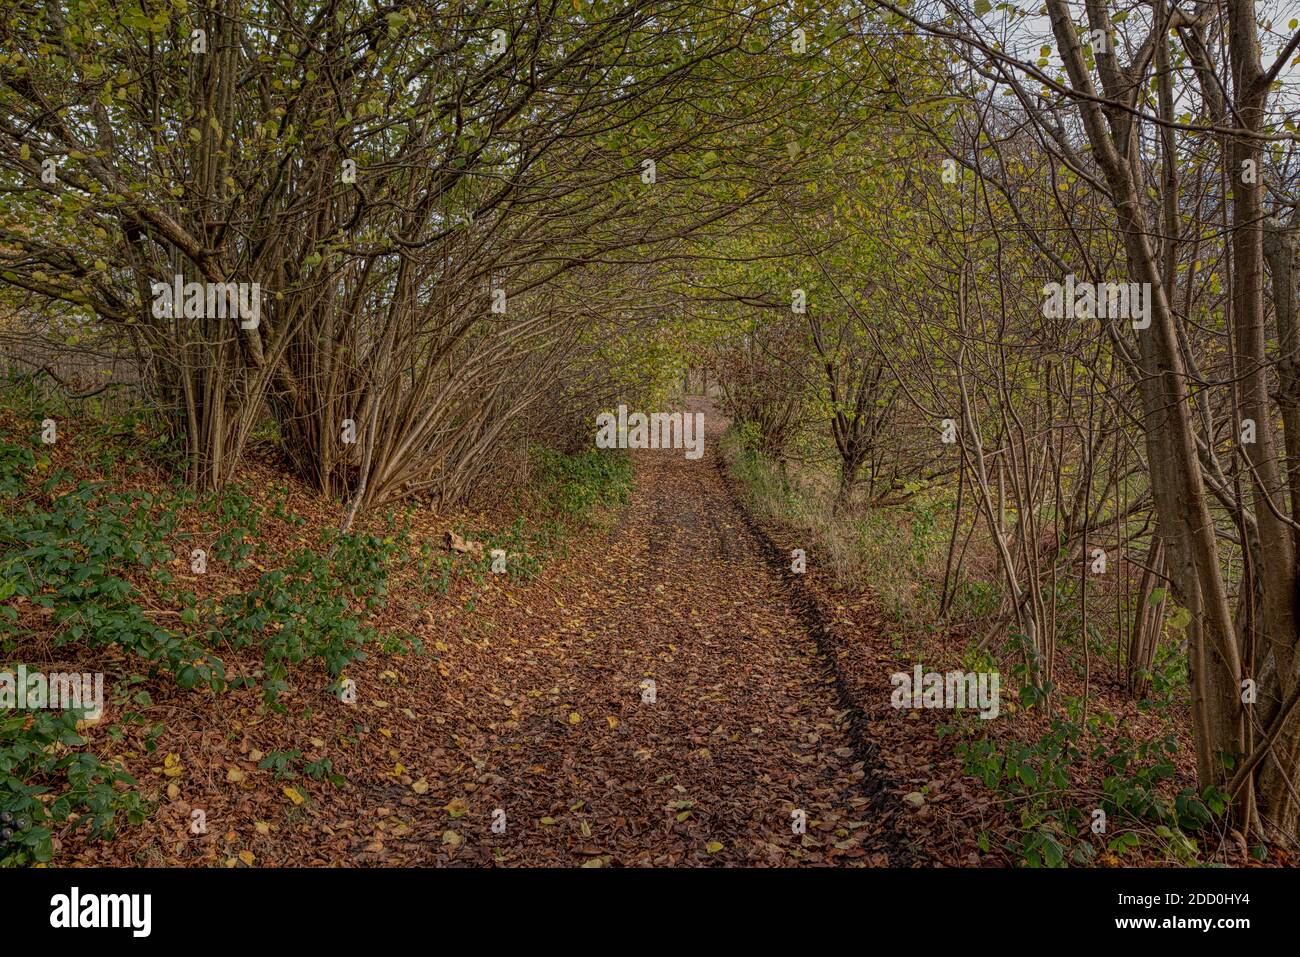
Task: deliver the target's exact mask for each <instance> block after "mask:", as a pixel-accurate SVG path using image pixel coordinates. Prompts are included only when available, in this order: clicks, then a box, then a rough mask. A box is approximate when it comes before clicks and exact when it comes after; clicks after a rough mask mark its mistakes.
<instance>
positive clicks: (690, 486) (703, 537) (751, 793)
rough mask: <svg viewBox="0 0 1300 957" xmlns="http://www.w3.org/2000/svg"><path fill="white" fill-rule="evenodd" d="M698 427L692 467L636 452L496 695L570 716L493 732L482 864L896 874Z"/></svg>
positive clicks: (768, 573) (863, 753)
mask: <svg viewBox="0 0 1300 957" xmlns="http://www.w3.org/2000/svg"><path fill="white" fill-rule="evenodd" d="M697 407H698V406H697ZM706 423H707V425H708V427H709V428H708V432H707V438H706V446H705V450H706V451H705V455H704V457H703V458H701V459H697V460H694V461H690V460H687V459H686V458H685V454H684V452H683V451H681V450H647V451H638V452H634V453H632V454H633V455H634V458H635V462H636V468H637V475H636V486H635V489H634V491H633V493H632V497H631V500H630V502H629V504H628V507H627V510H626V512H625V513H624V515H623V518H622V521H621V523H620V524H619V525H618V527H617V528H616V529H614V530H612V531H611V532H610V533H609V535H608V536H607V537H606V538H605V540H604V541H603V542H596V543H592V544H591V545H589V547H588V549H587V554H585V555H577V556H574V557H575V559H576V561H577V564H578V565H580V566H583V567H585V576H586V580H585V582H583V584H582V590H583V592H584V596H583V599H582V601H581V603H580V604H578V606H577V607H573V606H569V607H568V608H567V609H566V612H564V613H562V618H563V620H551V621H550V622H548V623H547V624H546V625H545V626H544V627H543V628H542V630H541V632H540V633H537V635H536V639H535V640H533V641H529V642H528V643H529V644H532V645H535V646H536V647H535V649H534V650H535V651H536V652H537V653H531V654H528V653H526V654H523V655H512V657H514V658H515V661H513V662H512V663H511V667H510V668H509V669H505V670H503V671H502V672H501V673H500V674H499V675H498V676H497V677H498V679H499V680H500V681H501V682H502V683H503V684H504V687H502V688H501V691H502V694H503V696H504V697H505V698H506V699H508V700H512V701H514V700H517V699H519V698H520V697H522V696H524V695H526V694H528V691H529V689H539V688H549V689H551V690H552V691H554V690H556V688H558V689H559V691H560V695H559V696H560V697H563V698H564V699H565V701H566V704H565V705H564V707H567V708H571V709H572V710H571V712H570V719H569V722H565V721H564V720H556V719H555V716H554V715H552V714H549V713H546V712H543V713H535V714H533V716H532V717H531V718H529V717H525V718H523V720H520V721H517V722H513V724H514V727H513V728H510V729H508V730H506V729H503V730H501V731H500V733H498V734H495V735H492V736H491V737H492V738H493V739H494V740H492V741H491V743H490V744H489V746H488V750H489V751H490V752H491V757H490V758H489V759H488V760H487V761H486V762H485V767H484V771H486V772H487V780H486V781H485V786H484V787H483V788H482V790H481V791H479V792H478V793H477V795H476V797H475V799H474V801H473V804H474V806H475V812H476V817H478V818H479V819H480V820H482V819H483V818H484V816H485V814H486V813H487V811H486V809H487V808H496V807H500V808H502V809H503V810H505V811H506V814H507V821H508V826H507V829H506V833H504V834H500V835H493V834H491V833H490V832H489V831H488V829H487V828H484V827H480V828H477V829H476V830H477V831H478V832H480V833H478V834H476V835H475V837H474V838H473V839H472V840H474V842H475V843H476V844H478V845H479V850H480V851H483V852H485V851H487V845H495V846H496V847H497V848H500V850H499V851H495V852H494V854H495V856H497V858H498V859H501V858H502V856H503V853H502V852H505V856H506V859H509V860H513V861H514V862H516V863H525V862H526V863H552V864H569V865H571V864H575V863H583V862H584V861H590V860H592V859H593V858H599V859H600V863H601V864H605V863H614V864H642V865H644V864H661V865H682V864H685V865H690V864H714V863H719V864H720V863H730V864H736V863H750V864H776V865H782V864H795V863H801V862H802V863H823V862H831V861H834V862H838V863H849V862H855V861H856V862H859V863H862V864H875V865H883V864H886V863H888V862H889V859H890V853H889V850H888V846H889V844H890V843H892V842H891V841H890V840H889V835H887V834H886V835H881V834H877V833H876V829H875V828H874V827H873V822H872V818H873V816H874V815H873V812H872V807H871V805H872V795H873V794H874V793H875V792H876V791H877V790H878V782H877V781H875V780H874V778H873V776H872V772H871V771H870V770H869V768H870V754H869V748H867V747H866V745H865V742H863V741H862V740H861V739H860V738H858V737H857V736H856V733H855V730H854V729H855V727H856V726H857V722H855V721H854V720H853V718H852V717H851V715H850V714H848V713H846V711H848V710H849V709H846V708H845V707H844V701H843V700H842V699H841V698H840V696H839V693H838V691H837V687H836V679H835V677H834V676H833V674H832V672H831V670H830V666H829V664H828V660H827V659H826V658H825V657H823V655H822V653H821V651H820V650H819V648H818V645H817V643H816V641H815V640H814V637H813V635H812V634H811V633H810V630H809V627H808V625H807V623H806V617H807V616H806V613H805V614H804V615H801V614H800V612H799V609H798V607H797V600H796V598H795V597H794V595H793V593H792V588H793V583H792V582H788V581H783V577H788V576H783V575H782V573H781V570H780V568H779V567H778V566H777V565H776V555H775V554H770V553H767V550H766V549H765V543H764V542H763V541H762V540H761V538H760V537H759V535H761V533H758V534H756V533H755V532H754V531H753V529H752V528H751V527H750V526H749V523H748V521H747V519H746V517H745V515H744V513H743V512H742V511H741V510H740V509H739V507H738V505H737V503H736V501H735V499H734V498H733V496H732V493H731V492H730V490H729V489H728V488H727V486H726V481H725V479H724V477H723V475H722V474H721V470H720V469H719V468H718V467H717V455H718V440H719V437H720V434H719V429H718V426H717V424H716V423H717V420H716V417H714V416H713V415H712V414H707V415H706ZM548 571H550V570H549V569H548ZM570 574H572V572H570ZM543 577H544V579H545V578H550V577H551V576H550V575H549V574H547V573H546V572H544V573H543ZM530 617H531V616H530ZM646 679H650V680H652V681H653V682H654V683H655V689H654V690H655V701H654V703H653V704H650V703H647V702H646V701H645V700H643V698H644V694H643V690H644V686H643V682H644V681H645V680H646ZM561 717H562V716H561ZM611 718H612V720H611ZM579 802H581V806H578V804H579ZM575 806H577V810H576V811H574V810H573V809H574V807H575ZM796 810H801V811H803V812H804V814H805V815H806V821H807V830H806V834H796V833H795V828H794V827H793V826H792V824H793V822H794V821H795V819H796V818H795V815H794V813H793V812H794V811H796ZM543 818H547V819H549V820H550V821H552V822H554V823H552V824H546V825H543V826H540V827H539V826H538V822H539V821H540V820H541V819H543ZM482 832H488V833H482ZM466 837H467V838H469V837H470V836H469V835H466ZM456 850H457V851H458V852H459V851H462V850H468V848H464V849H462V848H460V847H459V846H457V848H456ZM440 856H441V855H440ZM456 856H460V855H459V854H457V855H456ZM468 856H469V857H471V858H472V857H474V856H477V855H475V854H473V853H472V852H471V853H470V854H469V855H468Z"/></svg>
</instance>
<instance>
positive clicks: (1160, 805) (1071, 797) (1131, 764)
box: [944, 698, 1226, 867]
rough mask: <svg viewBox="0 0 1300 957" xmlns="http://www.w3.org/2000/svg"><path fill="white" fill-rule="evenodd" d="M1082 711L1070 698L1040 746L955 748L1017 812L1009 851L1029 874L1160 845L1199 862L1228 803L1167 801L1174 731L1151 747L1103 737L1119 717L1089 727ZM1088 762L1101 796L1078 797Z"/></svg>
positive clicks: (979, 742)
mask: <svg viewBox="0 0 1300 957" xmlns="http://www.w3.org/2000/svg"><path fill="white" fill-rule="evenodd" d="M1082 707H1083V705H1082V702H1081V701H1080V700H1079V699H1075V698H1071V699H1067V701H1066V707H1065V714H1063V715H1058V716H1056V717H1054V718H1053V719H1052V722H1051V726H1050V728H1049V730H1048V731H1047V732H1046V733H1045V734H1044V735H1043V736H1042V737H1041V738H1039V739H1038V740H1037V741H1031V742H1025V741H1020V740H1017V739H1015V738H1003V739H997V738H993V737H984V738H978V739H974V740H969V741H964V742H960V743H959V744H958V745H957V747H956V753H957V754H958V756H959V757H961V758H962V760H963V763H964V767H965V771H966V773H967V774H971V775H974V776H975V777H977V778H979V779H980V780H981V781H982V782H983V783H984V785H985V786H986V787H988V788H989V789H990V790H992V791H994V792H995V793H996V794H998V795H999V797H1001V798H1002V799H1003V800H1005V801H1006V802H1008V804H1009V806H1012V807H1015V808H1016V809H1017V810H1018V812H1019V816H1020V829H1019V831H1018V832H1017V833H1016V834H1015V835H1014V836H1013V837H1012V838H1011V839H1010V843H1009V849H1010V850H1011V851H1012V852H1013V853H1014V854H1015V855H1016V857H1017V859H1018V860H1019V861H1020V862H1021V863H1022V864H1023V865H1024V866H1026V867H1063V866H1065V865H1066V863H1067V862H1073V863H1075V864H1087V863H1089V862H1091V861H1092V860H1094V859H1095V857H1096V855H1097V853H1098V847H1099V846H1100V847H1102V848H1104V850H1105V851H1106V852H1108V853H1110V854H1113V855H1115V856H1117V857H1118V856H1122V855H1124V854H1125V853H1126V852H1128V851H1130V850H1133V849H1135V848H1138V847H1140V846H1142V845H1143V844H1144V843H1149V842H1152V841H1154V842H1156V843H1158V844H1159V845H1160V846H1161V848H1162V850H1163V851H1164V853H1166V854H1167V855H1169V856H1171V857H1173V858H1175V859H1176V860H1178V861H1180V862H1182V863H1184V864H1187V863H1194V862H1195V861H1196V859H1197V855H1198V848H1197V844H1196V842H1195V840H1194V839H1193V837H1192V835H1193V834H1194V833H1195V832H1197V831H1200V830H1203V829H1205V828H1206V827H1207V826H1209V825H1210V824H1211V823H1212V821H1213V818H1214V815H1216V814H1220V813H1222V811H1223V810H1224V809H1225V807H1226V801H1225V800H1224V799H1223V796H1222V795H1220V794H1217V793H1216V792H1215V791H1214V789H1207V791H1206V793H1205V794H1204V795H1201V796H1198V795H1197V794H1196V793H1195V792H1194V791H1192V790H1191V789H1183V790H1182V791H1180V792H1178V794H1177V795H1175V796H1173V797H1170V796H1168V795H1166V794H1165V793H1163V788H1164V786H1165V785H1166V783H1167V782H1169V781H1170V780H1172V779H1173V777H1174V774H1175V770H1174V765H1173V758H1174V755H1175V754H1176V753H1177V750H1178V743H1177V739H1176V738H1175V736H1174V735H1173V733H1172V732H1167V733H1165V734H1162V735H1160V736H1158V737H1156V738H1153V739H1151V740H1145V741H1136V740H1134V739H1133V738H1131V737H1129V736H1127V735H1114V734H1109V733H1104V732H1106V731H1107V730H1108V729H1111V728H1113V727H1114V726H1115V724H1116V720H1115V718H1114V717H1113V716H1112V715H1109V714H1100V715H1097V714H1094V715H1090V716H1088V718H1087V719H1086V720H1084V719H1083V718H1082ZM944 730H945V733H951V732H952V731H954V730H955V729H954V728H952V727H946V728H945V729H944ZM1085 760H1091V761H1092V762H1095V763H1099V764H1103V765H1104V766H1105V767H1106V769H1107V772H1106V775H1105V777H1104V779H1103V782H1102V792H1101V793H1100V794H1096V795H1092V796H1084V797H1081V796H1080V794H1079V792H1078V790H1077V789H1076V788H1075V787H1074V785H1073V782H1072V781H1071V777H1070V771H1071V768H1073V767H1075V766H1077V765H1079V764H1080V763H1082V762H1083V761H1085ZM1097 808H1099V809H1101V810H1103V811H1104V812H1105V814H1106V831H1105V833H1104V834H1096V835H1094V834H1092V833H1091V831H1090V825H1091V824H1092V816H1091V812H1092V811H1093V809H1097ZM1080 835H1084V836H1083V837H1080Z"/></svg>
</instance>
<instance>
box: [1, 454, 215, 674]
mask: <svg viewBox="0 0 1300 957" xmlns="http://www.w3.org/2000/svg"><path fill="white" fill-rule="evenodd" d="M67 480H68V477H67V476H66V475H64V474H62V473H55V474H54V475H52V476H50V477H49V478H48V479H47V480H46V481H45V483H44V485H43V487H42V491H43V492H44V494H45V495H46V496H49V497H52V498H53V502H52V504H51V505H50V507H48V508H43V507H40V506H39V505H38V504H37V502H36V501H31V500H29V501H27V502H25V503H24V505H23V507H22V508H21V509H20V510H18V511H16V512H13V513H12V514H7V515H4V516H0V569H3V571H4V574H3V578H4V579H5V580H7V582H8V584H7V585H5V586H4V590H5V591H10V590H12V593H13V594H16V595H19V596H22V597H23V598H26V599H27V600H28V601H29V602H30V603H31V604H32V605H35V606H37V607H41V608H48V609H50V610H51V611H52V613H53V615H52V621H53V624H54V626H55V629H56V632H55V638H54V641H55V644H56V645H60V644H66V643H68V642H74V641H85V642H87V643H89V644H91V645H94V646H104V645H118V646H120V647H122V648H125V649H126V650H128V651H130V652H132V653H134V654H137V655H139V656H140V657H141V658H144V659H145V660H146V661H150V662H155V663H157V664H160V665H162V666H164V667H166V668H167V669H168V670H170V671H171V672H173V673H174V674H176V675H177V677H178V680H180V681H181V683H182V685H184V686H185V687H192V686H194V685H195V684H198V683H205V684H209V685H211V686H213V687H217V686H219V685H220V684H221V683H222V680H223V669H222V666H221V662H220V661H218V660H216V659H214V658H212V657H211V656H208V655H206V654H205V653H204V652H203V650H202V648H201V647H200V646H198V645H197V644H196V643H195V642H193V641H192V640H190V639H188V638H186V637H185V636H182V635H177V634H174V633H173V632H171V631H169V630H167V629H165V628H163V627H161V626H159V625H157V624H155V623H154V622H153V621H151V620H150V619H149V617H148V616H147V615H146V614H145V612H144V609H143V608H142V598H141V595H140V593H139V591H138V589H137V588H136V587H135V585H133V584H132V583H131V582H130V581H129V580H128V577H127V576H128V575H129V574H131V572H132V571H133V570H136V569H146V570H148V569H154V570H156V571H159V572H162V571H164V568H163V563H165V562H166V561H168V560H170V558H171V557H172V552H171V550H170V548H169V547H168V546H167V545H166V542H165V539H166V537H167V535H168V534H170V533H171V531H172V530H173V529H174V527H175V524H176V517H177V516H176V511H175V507H174V504H175V503H174V501H173V500H172V497H171V496H170V495H169V494H167V493H163V494H160V495H155V494H153V493H150V492H143V491H136V490H131V491H125V492H109V491H107V490H106V489H105V488H104V487H103V486H102V485H100V484H97V483H91V482H79V483H77V484H76V486H75V487H74V488H72V489H71V490H67V491H61V492H59V491H56V490H57V489H58V488H59V487H60V486H62V485H65V484H66V482H67ZM16 621H17V614H16V611H15V609H13V608H12V607H8V606H7V607H6V614H5V615H4V616H3V619H2V620H0V637H2V638H7V639H9V640H12V639H14V638H16V637H18V636H19V634H18V632H17V630H16V625H15V622H16Z"/></svg>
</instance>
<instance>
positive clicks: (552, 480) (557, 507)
mask: <svg viewBox="0 0 1300 957" xmlns="http://www.w3.org/2000/svg"><path fill="white" fill-rule="evenodd" d="M533 461H534V464H535V467H536V469H537V479H536V485H537V494H538V496H539V497H541V498H542V499H544V500H545V502H546V503H547V506H548V508H549V509H550V510H551V511H552V512H553V513H554V514H555V515H556V516H558V517H559V518H561V519H564V520H567V521H590V520H592V518H593V517H594V515H595V513H596V511H597V510H598V509H600V508H612V507H615V506H619V505H623V504H625V503H626V502H627V497H628V494H629V493H630V491H631V489H632V462H631V459H629V458H628V456H627V455H626V454H623V453H621V452H618V451H615V450H611V449H604V450H590V451H587V452H582V453H579V454H576V455H565V454H563V453H561V452H557V451H554V450H552V449H546V448H540V447H538V448H535V449H534V450H533Z"/></svg>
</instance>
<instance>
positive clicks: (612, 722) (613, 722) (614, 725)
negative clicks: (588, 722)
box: [605, 714, 618, 728]
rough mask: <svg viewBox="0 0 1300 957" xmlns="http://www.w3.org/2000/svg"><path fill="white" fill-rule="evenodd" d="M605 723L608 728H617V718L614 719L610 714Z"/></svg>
mask: <svg viewBox="0 0 1300 957" xmlns="http://www.w3.org/2000/svg"><path fill="white" fill-rule="evenodd" d="M605 723H606V724H608V725H609V726H610V728H617V727H618V718H616V717H614V716H613V715H612V714H611V715H609V716H608V717H607V718H606V719H605Z"/></svg>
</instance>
